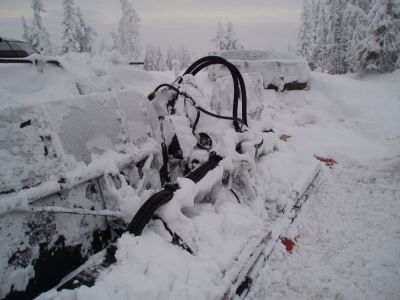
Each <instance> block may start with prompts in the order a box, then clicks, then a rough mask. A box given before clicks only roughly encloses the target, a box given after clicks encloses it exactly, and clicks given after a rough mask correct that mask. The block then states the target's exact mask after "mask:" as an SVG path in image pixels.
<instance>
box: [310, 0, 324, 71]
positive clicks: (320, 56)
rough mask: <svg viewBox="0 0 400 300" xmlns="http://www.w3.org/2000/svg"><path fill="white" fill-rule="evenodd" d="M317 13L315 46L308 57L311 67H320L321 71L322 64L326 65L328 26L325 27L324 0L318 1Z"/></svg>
mask: <svg viewBox="0 0 400 300" xmlns="http://www.w3.org/2000/svg"><path fill="white" fill-rule="evenodd" d="M318 2H319V5H318V14H317V15H316V16H315V18H316V19H317V20H318V21H317V22H316V24H317V27H316V37H315V47H314V51H313V54H312V56H311V58H310V65H312V67H313V68H317V67H320V68H321V69H322V71H324V66H325V65H326V56H327V46H326V41H327V35H328V27H327V23H326V20H327V17H326V11H327V6H326V0H320V1H318Z"/></svg>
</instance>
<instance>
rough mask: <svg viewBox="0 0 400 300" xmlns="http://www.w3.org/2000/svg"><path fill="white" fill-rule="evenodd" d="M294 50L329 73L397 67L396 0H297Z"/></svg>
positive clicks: (399, 27) (399, 21)
mask: <svg viewBox="0 0 400 300" xmlns="http://www.w3.org/2000/svg"><path fill="white" fill-rule="evenodd" d="M297 51H298V54H300V55H301V56H303V57H304V58H305V59H307V61H308V62H309V64H310V66H311V68H313V69H319V70H321V71H325V72H328V73H331V74H344V73H348V72H356V73H358V74H361V75H363V74H367V73H386V72H392V71H393V70H394V69H396V68H398V67H400V1H398V0H303V11H302V15H301V26H300V31H299V35H298V45H297Z"/></svg>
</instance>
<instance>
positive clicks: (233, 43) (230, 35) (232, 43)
mask: <svg viewBox="0 0 400 300" xmlns="http://www.w3.org/2000/svg"><path fill="white" fill-rule="evenodd" d="M224 40H225V48H226V50H239V49H243V45H242V44H240V42H239V40H238V38H237V36H236V32H235V31H234V29H233V24H232V22H228V23H227V24H226V31H225V39H224Z"/></svg>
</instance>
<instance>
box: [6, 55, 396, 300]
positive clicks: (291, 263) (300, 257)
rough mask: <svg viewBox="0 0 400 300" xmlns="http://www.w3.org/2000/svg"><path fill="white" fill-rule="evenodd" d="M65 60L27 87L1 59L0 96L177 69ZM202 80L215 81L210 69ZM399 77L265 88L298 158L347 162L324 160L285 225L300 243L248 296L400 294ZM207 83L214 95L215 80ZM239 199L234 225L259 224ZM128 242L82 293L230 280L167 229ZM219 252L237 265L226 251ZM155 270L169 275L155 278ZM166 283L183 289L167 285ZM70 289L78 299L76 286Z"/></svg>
mask: <svg viewBox="0 0 400 300" xmlns="http://www.w3.org/2000/svg"><path fill="white" fill-rule="evenodd" d="M61 62H62V64H63V65H64V67H65V69H66V70H67V71H68V72H65V74H64V73H62V74H63V75H60V74H59V73H61V71H60V70H55V69H52V70H51V72H50V73H49V72H44V73H37V76H36V80H37V82H36V83H34V84H32V86H29V85H24V86H23V88H19V87H18V84H14V82H13V80H12V79H13V78H18V76H19V75H18V72H14V73H12V72H11V71H10V69H9V66H0V67H4V68H8V69H7V70H6V72H0V74H3V75H2V76H3V77H0V79H3V80H0V92H1V94H2V95H3V96H2V98H1V101H2V103H0V106H5V107H7V106H10V105H11V106H13V105H18V104H20V103H26V101H27V95H29V97H30V98H29V99H28V101H31V102H32V103H33V102H42V101H48V100H52V99H54V98H57V97H59V98H63V96H65V95H64V94H65V93H67V91H69V93H70V94H68V96H74V95H77V94H79V93H81V94H82V93H84V94H87V93H92V92H104V91H117V90H121V89H136V90H138V91H140V92H143V93H145V94H147V93H149V92H150V91H151V89H152V88H154V87H155V86H157V85H158V84H159V83H161V82H170V81H171V80H172V74H170V73H149V72H144V71H141V70H137V69H134V67H132V66H128V65H126V64H124V62H123V61H120V58H119V57H115V56H113V55H110V56H109V57H107V58H104V57H103V58H98V57H88V56H86V57H85V56H64V57H63V58H62V60H61ZM26 67H27V66H21V68H26ZM29 72H36V71H34V70H32V69H30V70H29ZM56 74H58V75H56ZM28 75H29V74H27V76H28ZM57 76H59V77H57ZM55 78H63V79H62V80H60V81H57V80H54V79H55ZM51 80H54V83H53V81H51ZM200 81H201V84H202V85H204V84H207V83H208V79H207V76H206V75H205V74H204V76H202V77H201V80H200ZM399 82H400V72H399V71H397V72H395V73H393V74H389V75H381V76H374V77H369V78H364V79H362V80H360V79H357V78H355V77H354V76H330V75H325V74H320V73H312V80H311V90H309V91H291V92H284V93H276V92H274V91H270V90H266V91H263V92H264V103H263V104H264V112H263V115H262V117H263V119H264V120H265V121H267V122H268V123H271V124H273V127H274V129H275V131H276V132H277V133H278V134H286V135H289V136H291V137H290V138H289V139H288V142H287V144H286V143H284V142H282V147H283V148H285V147H287V148H288V149H289V148H293V149H296V151H297V153H298V155H299V157H301V156H303V155H308V154H309V153H313V154H315V155H319V156H323V157H330V158H333V159H335V160H336V161H337V164H336V165H334V166H333V168H332V169H330V168H328V167H325V168H324V172H323V173H324V174H323V178H322V180H321V183H320V185H319V186H318V188H317V189H316V190H315V192H314V193H313V194H312V196H311V197H310V199H309V201H308V202H307V203H306V206H305V207H304V208H303V211H302V213H301V215H300V217H299V218H298V219H297V220H296V222H295V224H294V225H293V226H292V227H291V228H290V230H289V232H287V233H286V235H285V236H286V237H288V238H291V239H293V240H295V243H296V244H295V247H294V249H293V251H292V253H287V252H286V250H285V249H284V246H283V245H281V244H278V245H277V247H276V248H275V250H274V252H273V254H272V255H271V257H270V260H269V262H268V263H267V264H266V265H265V266H264V267H263V268H262V270H261V271H260V277H259V278H258V279H257V280H256V281H255V282H254V286H253V289H252V290H251V292H250V294H249V296H248V298H249V299H398V295H399V294H400V288H399V285H398V283H399V282H400V187H399V186H400V184H399V183H400V117H399V116H400V87H399V85H398V83H399ZM38 85H40V88H39V89H37V86H38ZM206 90H207V92H208V93H209V94H211V90H210V89H209V87H208V88H206ZM249 101H251V99H249ZM276 172H278V171H276ZM286 173H287V170H286ZM282 174H285V172H282ZM236 206H237V205H236ZM236 206H235V205H234V204H232V203H222V205H221V206H220V207H219V210H220V211H225V212H226V220H225V221H226V222H225V223H227V227H226V228H228V229H229V228H232V226H234V228H239V229H240V230H242V229H243V228H245V229H248V230H250V228H254V227H253V225H254V224H253V223H246V224H240V220H241V219H240V218H239V219H238V218H237V215H236V210H235V209H236V208H235V207H236ZM203 213H204V215H203V216H204V218H212V217H213V216H214V213H212V210H211V208H210V207H208V206H205V207H204V211H203ZM249 216H251V214H250V212H249V213H248V214H247V215H243V216H242V217H243V220H244V219H246V220H249V219H251V218H249ZM198 219H199V222H200V221H202V220H201V218H200V217H199V218H198ZM254 222H255V221H254ZM203 223H204V222H203ZM205 223H206V222H205ZM216 224H217V223H216ZM212 226H213V225H212V224H211V223H210V226H208V227H207V228H204V229H203V231H202V232H200V233H201V234H203V236H204V237H205V238H209V239H210V241H212V243H213V247H214V246H215V245H217V246H218V245H219V246H220V247H221V249H222V250H221V252H223V251H228V250H230V249H229V243H228V241H224V240H218V239H216V238H215V237H214V238H213V236H212V235H213V232H214V231H215V230H216V229H215V228H213V227H212ZM217 229H218V228H217ZM228 233H229V232H228ZM243 234H245V232H243ZM229 242H231V243H232V241H229ZM118 245H119V250H118V252H117V260H118V264H117V265H115V266H114V267H112V269H111V270H108V271H106V272H105V273H104V274H103V275H102V278H101V279H100V281H99V282H98V283H97V284H96V286H95V287H93V288H86V287H83V288H80V289H79V293H78V296H79V299H102V298H101V297H103V298H104V299H109V297H113V298H114V299H137V298H143V299H144V298H152V299H164V298H169V299H188V298H190V299H193V298H198V299H207V298H208V297H209V295H210V293H209V289H206V290H205V288H204V287H205V286H207V287H210V289H216V290H218V289H221V287H220V286H219V284H220V283H219V282H218V279H219V278H217V277H215V278H214V277H212V276H209V274H213V272H214V271H215V269H216V266H215V263H213V261H210V259H209V257H199V258H198V259H196V260H193V259H192V258H191V257H190V256H189V255H188V254H187V253H186V252H184V251H182V249H180V248H179V247H176V246H173V245H171V244H170V243H168V242H167V241H166V240H164V239H162V238H161V237H160V236H159V235H156V234H154V233H151V232H149V234H148V235H146V237H145V238H142V237H137V238H134V237H132V236H129V235H124V236H123V237H122V238H121V239H120V240H119V242H118ZM228 252H229V251H228ZM143 255H144V256H147V257H151V258H152V264H151V265H145V264H141V263H140V257H142V256H143ZM165 258H168V259H165ZM219 263H220V264H226V265H229V262H227V261H223V262H219ZM162 268H167V269H168V268H169V269H175V270H176V273H177V274H179V276H178V277H176V278H168V277H165V276H166V274H167V273H166V272H162V271H163V270H162ZM138 270H139V271H138ZM158 271H160V272H158ZM205 271H206V272H205ZM207 271H209V273H207ZM139 273H140V274H142V273H143V274H144V275H143V276H139V275H140V274H139ZM133 280H139V281H136V286H140V287H142V288H143V290H142V291H141V290H137V289H136V290H135V291H134V293H132V284H131V283H132V281H133ZM154 280H156V281H157V282H161V283H162V284H163V286H158V287H157V288H155V287H154V283H155V281H154ZM183 283H186V286H185V285H184V284H183ZM160 291H173V292H171V293H170V294H169V295H166V294H160ZM141 292H142V294H141ZM61 296H62V295H59V297H58V296H57V297H58V298H61ZM64 296H66V297H65V299H70V298H68V293H66V294H64ZM72 299H74V298H72Z"/></svg>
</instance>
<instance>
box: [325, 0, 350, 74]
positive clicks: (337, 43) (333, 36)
mask: <svg viewBox="0 0 400 300" xmlns="http://www.w3.org/2000/svg"><path fill="white" fill-rule="evenodd" d="M343 7H344V6H343V2H342V1H341V0H328V1H327V8H328V10H327V12H328V15H327V19H326V21H327V29H328V30H327V37H326V52H325V54H324V55H325V62H326V64H325V68H326V70H327V71H328V72H329V73H331V74H344V73H346V72H347V71H348V66H347V60H346V48H345V47H346V41H345V28H344V26H343V25H344V24H343Z"/></svg>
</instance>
